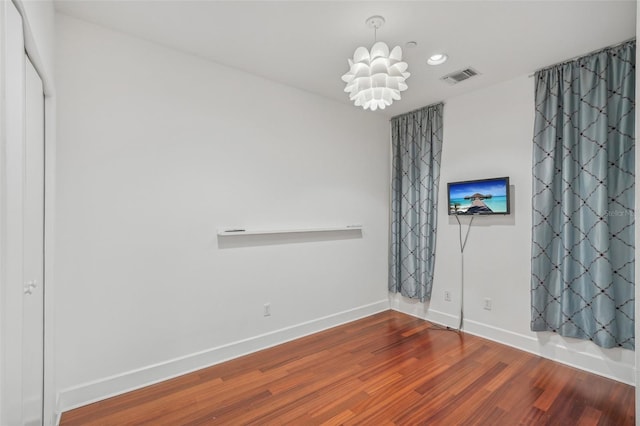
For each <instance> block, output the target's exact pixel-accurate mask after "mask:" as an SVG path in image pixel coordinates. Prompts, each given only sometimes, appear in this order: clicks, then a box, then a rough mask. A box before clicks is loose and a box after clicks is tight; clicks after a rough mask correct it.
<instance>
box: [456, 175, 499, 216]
mask: <svg viewBox="0 0 640 426" xmlns="http://www.w3.org/2000/svg"><path fill="white" fill-rule="evenodd" d="M447 205H448V208H449V214H450V215H474V214H482V215H489V214H509V178H508V177H501V178H491V179H479V180H468V181H464V182H450V183H448V184H447Z"/></svg>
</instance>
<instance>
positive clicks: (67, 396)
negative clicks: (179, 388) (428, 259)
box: [58, 300, 389, 413]
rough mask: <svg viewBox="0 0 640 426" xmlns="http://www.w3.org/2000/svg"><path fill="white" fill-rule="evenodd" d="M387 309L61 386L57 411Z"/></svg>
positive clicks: (378, 306) (368, 309)
mask: <svg viewBox="0 0 640 426" xmlns="http://www.w3.org/2000/svg"><path fill="white" fill-rule="evenodd" d="M387 309H389V301H388V300H381V301H379V302H375V303H372V304H369V305H365V306H360V307H357V308H354V309H350V310H347V311H343V312H338V313H336V314H332V315H328V316H326V317H322V318H318V319H315V320H311V321H307V322H304V323H301V324H296V325H294V326H291V327H286V328H282V329H280V330H275V331H272V332H269V333H265V334H262V335H259V336H255V337H251V338H249V339H244V340H239V341H237V342H232V343H229V344H226V345H222V346H218V347H215V348H211V349H207V350H204V351H202V352H198V353H194V354H190V355H186V356H183V357H180V358H175V359H172V360H169V361H165V362H162V363H158V364H155V365H149V366H147V367H144V368H140V369H137V370H132V371H128V372H125V373H122V374H118V375H115V376H111V377H105V378H102V379H100V380H95V381H93V382H89V383H84V384H82V385H79V386H74V387H71V388H67V389H63V390H61V391H60V392H59V395H58V413H62V412H64V411H68V410H72V409H74V408H78V407H81V406H83V405H87V404H91V403H93V402H96V401H100V400H103V399H106V398H110V397H112V396H116V395H120V394H123V393H125V392H130V391H132V390H135V389H140V388H142V387H145V386H149V385H152V384H154V383H158V382H162V381H164V380H168V379H171V378H174V377H177V376H181V375H183V374H187V373H190V372H193V371H197V370H200V369H202V368H206V367H210V366H212V365H215V364H219V363H221V362H224V361H228V360H230V359H233V358H237V357H240V356H243V355H247V354H249V353H252V352H256V351H259V350H262V349H266V348H269V347H272V346H276V345H279V344H281V343H285V342H288V341H291V340H294V339H298V338H300V337H303V336H307V335H309V334H313V333H317V332H319V331H322V330H326V329H328V328H331V327H335V326H338V325H341V324H345V323H348V322H351V321H355V320H357V319H360V318H364V317H367V316H369V315H373V314H375V313H378V312H382V311H385V310H387Z"/></svg>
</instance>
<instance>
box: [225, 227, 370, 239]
mask: <svg viewBox="0 0 640 426" xmlns="http://www.w3.org/2000/svg"><path fill="white" fill-rule="evenodd" d="M358 229H362V225H346V226H331V227H327V228H294V229H245V228H224V229H219V230H218V235H219V236H221V237H231V236H234V235H263V234H292V233H301V232H329V231H354V230H358Z"/></svg>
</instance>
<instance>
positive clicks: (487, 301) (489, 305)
mask: <svg viewBox="0 0 640 426" xmlns="http://www.w3.org/2000/svg"><path fill="white" fill-rule="evenodd" d="M484 308H485V309H486V310H487V311H490V310H491V308H492V303H491V299H490V298H488V297H485V298H484Z"/></svg>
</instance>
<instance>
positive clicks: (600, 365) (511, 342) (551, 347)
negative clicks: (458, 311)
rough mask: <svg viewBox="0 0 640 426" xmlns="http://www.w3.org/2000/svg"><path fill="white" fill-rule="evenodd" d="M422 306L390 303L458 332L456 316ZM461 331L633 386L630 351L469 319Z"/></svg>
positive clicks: (394, 306)
mask: <svg viewBox="0 0 640 426" xmlns="http://www.w3.org/2000/svg"><path fill="white" fill-rule="evenodd" d="M394 302H395V303H394ZM424 306H425V304H413V303H407V302H406V301H398V300H396V301H393V300H392V301H391V308H392V309H394V310H397V311H399V312H403V313H405V314H408V315H413V316H415V317H418V318H422V319H426V320H428V321H432V322H434V323H437V324H441V325H445V326H448V327H452V328H458V325H459V317H458V316H454V315H451V314H448V313H445V312H439V311H434V310H433V309H430V310H426V309H425V308H424ZM463 331H464V332H465V333H469V334H473V335H475V336H478V337H482V338H485V339H488V340H492V341H494V342H498V343H502V344H504V345H507V346H511V347H513V348H516V349H520V350H523V351H526V352H529V353H532V354H535V355H539V356H541V357H543V358H547V359H550V360H552V361H556V362H559V363H562V364H566V365H569V366H571V367H575V368H578V369H581V370H585V371H588V372H590V373H594V374H597V375H599V376H604V377H607V378H610V379H613V380H616V381H619V382H622V383H626V384H629V385H631V386H635V376H636V368H635V361H634V355H633V352H632V351H624V350H623V349H618V348H614V349H602V348H599V347H597V346H596V345H594V344H592V343H591V342H587V341H581V340H577V339H571V338H564V337H562V336H559V335H557V334H554V333H536V335H537V336H538V337H532V336H527V335H525V334H521V333H515V332H513V331H509V330H505V329H502V328H498V327H493V326H490V325H487V324H483V323H480V322H477V321H472V320H469V319H465V320H464V326H463ZM590 352H596V353H590Z"/></svg>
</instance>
